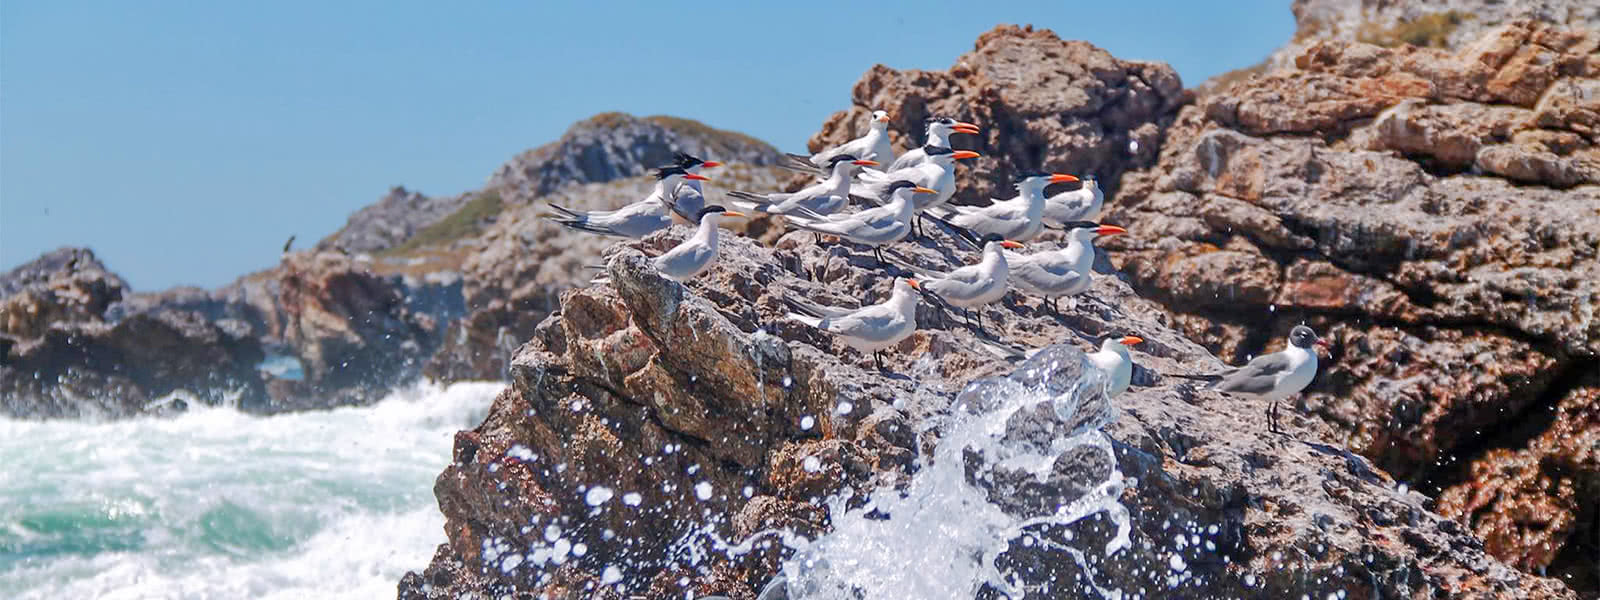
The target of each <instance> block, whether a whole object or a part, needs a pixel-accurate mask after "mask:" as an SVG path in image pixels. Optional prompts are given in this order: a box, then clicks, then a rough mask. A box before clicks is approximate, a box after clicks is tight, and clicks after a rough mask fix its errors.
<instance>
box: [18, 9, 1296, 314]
mask: <svg viewBox="0 0 1600 600" xmlns="http://www.w3.org/2000/svg"><path fill="white" fill-rule="evenodd" d="M745 4H747V3H739V2H729V3H721V4H718V3H706V2H699V3H692V4H690V3H681V4H680V3H669V2H651V3H632V2H630V3H620V4H611V5H607V8H605V9H603V10H602V9H595V8H592V6H593V5H594V4H592V3H566V2H532V1H529V2H469V3H440V2H426V3H425V2H357V1H350V2H331V3H330V2H297V1H296V2H262V3H244V2H222V3H204V2H103V3H102V2H95V3H89V2H53V1H35V0H6V1H4V2H0V269H9V268H11V267H13V266H15V265H17V264H20V263H22V262H24V261H26V260H29V259H31V258H32V257H34V256H35V255H37V254H39V253H40V252H43V251H46V250H50V249H53V248H56V247H59V246H63V245H86V246H89V247H92V248H94V250H95V252H96V253H97V254H98V255H99V256H100V258H101V260H103V261H105V262H106V263H107V264H108V265H109V266H110V267H111V268H112V269H114V270H116V271H118V272H120V273H122V274H123V276H124V277H126V278H127V279H128V281H129V283H130V284H132V285H133V287H134V288H135V289H138V290H156V289H161V288H165V287H169V286H172V285H179V284H192V285H202V286H206V287H213V286H217V285H221V284H224V283H227V282H228V281H231V280H232V279H233V278H235V277H237V276H239V275H242V274H244V273H246V272H248V271H252V270H255V269H259V268H263V267H268V266H271V265H272V264H274V263H276V261H277V256H278V250H279V247H280V246H281V245H282V243H283V240H284V239H286V238H287V237H288V236H289V235H290V234H296V235H298V236H299V241H298V242H297V244H298V245H304V244H309V243H314V242H315V240H317V239H320V238H321V237H323V236H325V235H327V234H328V233H331V232H333V231H334V230H336V229H338V228H339V227H340V226H341V225H343V224H344V221H345V218H346V217H347V216H348V215H349V214H350V213H351V212H352V211H354V210H356V209H358V208H360V207H361V206H364V205H366V204H368V203H370V202H372V201H374V200H376V199H377V198H378V197H379V196H381V195H382V194H383V193H384V192H385V191H386V190H388V188H389V187H390V186H392V185H405V186H406V187H408V188H411V189H415V190H419V191H421V192H423V193H426V194H453V193H457V192H461V191H465V190H468V189H473V188H477V187H479V186H481V185H482V184H483V182H484V181H485V180H486V179H487V178H488V176H489V174H490V173H492V172H493V171H494V169H495V167H497V166H499V165H500V163H502V162H504V161H505V160H506V159H507V158H509V157H510V156H512V155H513V154H515V153H517V152H519V151H521V150H524V149H526V148H530V147H533V146H537V145H539V144H542V143H544V142H547V141H549V140H552V139H554V138H556V137H557V136H559V135H560V134H561V132H562V131H563V130H565V129H566V127H567V126H568V125H569V124H571V123H572V122H573V121H576V120H579V119H582V118H584V117H587V116H589V115H592V114H595V113H598V112H602V111H608V110H621V111H626V112H631V113H634V114H639V115H650V114H670V115H677V116H684V117H690V118H694V119H699V120H702V121H705V122H707V123H709V124H711V125H714V126H716V127H721V128H725V129H733V130H737V131H743V132H745V133H749V134H751V135H754V136H756V137H759V138H762V139H765V140H767V141H769V142H772V143H773V144H775V145H777V146H778V147H780V148H784V149H801V148H803V146H804V144H805V141H806V139H807V137H809V136H810V134H811V133H812V132H813V131H815V129H816V127H817V126H818V125H820V124H821V122H822V121H823V119H825V118H826V117H827V116H828V115H829V114H830V113H832V112H833V111H835V110H839V109H842V108H845V107H847V106H848V103H849V99H850V96H849V94H850V87H851V85H853V84H854V83H855V81H856V80H857V79H858V78H860V76H861V74H862V73H864V72H865V71H866V70H867V69H868V68H870V67H871V66H872V65H873V64H876V63H883V64H886V65H889V66H891V67H895V68H921V69H945V68H948V67H949V66H950V65H951V64H952V63H953V62H954V60H955V58H956V57H957V56H959V55H960V54H961V53H963V52H966V51H968V50H970V49H971V48H972V42H973V40H975V39H976V38H977V36H978V34H980V33H982V32H984V31H986V30H988V29H990V28H992V27H994V26H995V25H996V24H999V23H1031V24H1034V25H1035V26H1037V27H1046V28H1050V29H1053V30H1055V32H1056V33H1057V34H1059V35H1061V36H1062V37H1064V38H1069V39H1072V38H1076V39H1084V40H1088V41H1090V42H1092V43H1094V44H1097V45H1099V46H1101V47H1103V48H1106V49H1107V50H1110V51H1111V52H1112V53H1113V54H1115V55H1117V56H1119V57H1122V58H1134V59H1150V60H1163V61H1166V62H1168V63H1170V64H1172V65H1173V66H1174V67H1175V68H1177V70H1178V72H1179V73H1180V74H1181V75H1182V76H1183V80H1184V83H1185V84H1186V85H1193V84H1195V83H1198V82H1199V81H1201V80H1203V79H1205V78H1207V77H1210V76H1211V75H1214V74H1217V73H1220V72H1223V71H1226V70H1229V69H1234V68H1238V67H1242V66H1246V65H1250V64H1253V63H1255V62H1257V61H1259V60H1261V59H1262V58H1263V57H1265V56H1266V55H1267V54H1268V53H1269V52H1270V51H1272V50H1273V49H1275V48H1277V47H1278V46H1279V45H1281V44H1282V43H1284V42H1285V41H1287V40H1288V38H1289V36H1290V35H1291V33H1292V30H1293V18H1292V16H1291V15H1290V13H1289V6H1288V2H1287V1H1286V0H1279V1H1273V2H1258V1H1240V2H1226V3H1211V2H1193V1H1152V2H1049V3H1045V2H1007V3H1000V2H996V3H981V2H980V3H974V2H961V3H946V2H936V1H925V2H915V3H897V2H876V3H870V4H860V5H856V4H850V3H831V2H804V3H770V2H762V3H748V4H751V6H745Z"/></svg>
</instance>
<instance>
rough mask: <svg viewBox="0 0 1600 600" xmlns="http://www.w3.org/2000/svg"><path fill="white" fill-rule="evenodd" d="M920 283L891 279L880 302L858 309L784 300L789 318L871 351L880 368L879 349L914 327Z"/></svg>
mask: <svg viewBox="0 0 1600 600" xmlns="http://www.w3.org/2000/svg"><path fill="white" fill-rule="evenodd" d="M920 288H921V286H920V285H919V284H918V283H917V280H915V279H906V278H895V280H894V292H893V293H891V294H890V295H889V299H888V300H887V301H884V302H883V303H882V304H873V305H871V306H865V307H862V308H835V307H831V306H822V305H819V304H816V303H813V302H810V301H808V300H805V299H802V298H794V297H788V298H785V299H784V300H785V301H786V302H787V303H788V304H789V308H790V309H791V310H794V311H795V312H791V313H789V314H788V317H789V318H790V319H794V320H796V321H799V322H801V323H805V324H806V325H809V326H811V327H814V328H817V329H821V330H823V331H826V332H829V333H832V334H834V335H837V336H839V337H840V338H842V339H843V340H844V342H845V343H846V344H848V345H849V346H850V347H852V348H855V349H856V350H859V351H861V352H871V353H872V359H873V360H874V361H875V362H877V364H878V369H880V370H881V369H883V358H882V356H881V355H880V354H879V352H881V351H882V350H883V349H885V348H889V347H891V346H894V345H895V344H898V343H900V340H903V339H906V337H907V336H909V335H911V334H912V333H913V332H915V331H916V330H917V297H916V296H914V295H912V294H913V293H915V292H917V291H919V290H920Z"/></svg>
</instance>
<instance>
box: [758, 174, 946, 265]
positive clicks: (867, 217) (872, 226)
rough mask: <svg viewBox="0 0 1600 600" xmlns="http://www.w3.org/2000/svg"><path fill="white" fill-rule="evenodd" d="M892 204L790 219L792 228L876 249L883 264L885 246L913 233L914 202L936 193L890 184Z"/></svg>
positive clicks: (910, 185) (912, 185)
mask: <svg viewBox="0 0 1600 600" xmlns="http://www.w3.org/2000/svg"><path fill="white" fill-rule="evenodd" d="M888 189H889V190H890V193H889V197H890V200H889V203H888V204H887V205H884V206H875V207H872V208H869V209H866V210H863V211H861V212H856V213H850V214H840V215H831V216H828V217H825V218H821V219H814V218H806V217H801V216H798V215H789V217H788V218H789V224H790V225H793V226H794V227H797V228H799V229H804V230H806V231H811V232H815V233H821V234H826V235H834V236H839V237H841V238H844V239H846V240H849V241H851V242H855V243H857V244H863V245H867V246H871V247H872V253H873V255H874V256H877V257H878V262H880V263H882V262H884V261H883V253H882V252H881V251H880V247H881V246H883V245H884V244H891V243H894V242H898V241H900V240H902V239H904V238H905V237H906V234H908V233H910V232H911V216H912V212H911V211H912V205H913V203H914V202H915V201H914V200H913V199H912V196H913V195H914V194H933V193H935V192H934V191H933V190H931V189H928V188H925V187H921V186H918V185H917V184H915V183H912V182H910V181H896V182H894V183H891V184H889V186H888Z"/></svg>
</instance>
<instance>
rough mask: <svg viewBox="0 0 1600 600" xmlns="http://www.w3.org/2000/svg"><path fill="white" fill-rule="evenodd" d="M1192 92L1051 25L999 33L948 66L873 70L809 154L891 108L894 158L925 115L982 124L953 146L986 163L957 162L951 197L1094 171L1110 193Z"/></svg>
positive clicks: (1003, 192) (1159, 66)
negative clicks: (1065, 37)
mask: <svg viewBox="0 0 1600 600" xmlns="http://www.w3.org/2000/svg"><path fill="white" fill-rule="evenodd" d="M1187 97H1188V96H1187V95H1186V93H1185V92H1184V90H1183V84H1182V83H1181V82H1180V81H1179V80H1178V74H1177V72H1175V71H1173V70H1172V67H1169V66H1167V65H1166V64H1165V63H1156V62H1141V61H1127V60H1121V59H1118V58H1116V57H1113V56H1111V54H1110V53H1109V52H1106V51H1105V50H1102V49H1100V48H1097V47H1095V46H1093V45H1091V44H1089V43H1087V42H1081V41H1062V40H1061V39H1060V38H1058V37H1056V34H1055V33H1053V32H1051V31H1050V30H1047V29H1039V30H1035V29H1033V27H1031V26H1029V27H1014V26H1001V27H997V28H995V29H994V30H993V31H990V32H988V33H985V34H983V35H981V36H979V37H978V41H977V42H976V43H975V44H974V45H973V49H972V51H971V52H968V53H966V54H964V55H962V56H961V57H960V58H958V59H956V64H955V66H952V67H950V69H949V70H948V71H943V72H939V71H896V70H894V69H891V68H889V67H886V66H883V65H878V66H875V67H873V68H872V70H870V71H867V74H866V75H864V76H863V77H862V78H861V81H859V82H857V83H856V85H855V88H853V89H852V90H851V94H850V101H851V104H852V106H851V108H850V109H849V110H845V111H841V112H838V113H834V115H833V116H832V117H829V118H828V120H827V121H826V122H824V123H823V124H822V129H821V130H820V131H819V132H818V133H817V134H816V135H815V136H812V138H811V143H810V145H811V149H812V150H813V151H816V150H820V149H822V148H824V147H827V146H832V145H835V144H839V143H843V142H845V141H847V140H849V139H852V138H854V137H857V136H859V135H861V134H862V133H864V131H865V129H866V127H867V124H868V120H869V115H870V114H871V112H872V111H873V110H876V109H882V110H886V111H889V115H890V118H892V119H893V122H892V124H891V125H890V127H889V129H890V131H891V132H892V135H891V138H892V139H893V141H894V146H895V149H896V151H897V152H903V151H904V150H905V149H906V148H910V147H916V146H920V145H922V144H923V143H924V142H926V141H927V140H925V139H924V135H925V129H924V125H923V120H924V119H925V118H927V117H929V116H950V117H955V118H958V119H961V120H964V121H969V122H973V123H977V124H979V125H980V126H981V127H982V128H983V132H982V133H981V134H979V135H978V136H976V139H974V136H970V135H956V136H955V137H954V138H953V139H952V141H951V143H952V144H953V145H955V146H956V147H958V148H962V149H969V150H976V151H978V152H979V153H981V154H983V157H982V158H978V159H975V160H972V161H962V163H963V164H969V165H970V168H963V169H961V170H960V172H959V174H958V177H959V179H960V181H961V186H960V188H959V190H958V192H957V198H958V199H959V200H964V201H969V202H971V201H987V199H988V198H1010V197H1013V196H1015V195H1016V192H1014V191H1013V190H1012V189H1011V187H1010V186H1011V183H1012V182H1013V181H1014V180H1015V176H1016V175H1017V174H1018V173H1022V172H1026V171H1039V170H1049V171H1056V172H1062V173H1075V174H1086V175H1097V176H1099V177H1100V179H1101V181H1102V186H1104V187H1106V188H1108V190H1109V192H1108V193H1114V192H1115V190H1116V186H1117V180H1118V178H1119V177H1121V175H1122V173H1123V171H1126V170H1129V169H1135V168H1140V167H1146V166H1149V165H1151V164H1153V163H1154V162H1155V159H1156V150H1157V149H1158V148H1160V145H1161V132H1162V130H1163V129H1164V128H1165V127H1166V126H1167V124H1168V123H1170V122H1171V121H1172V117H1173V116H1174V114H1175V113H1176V110H1177V108H1178V106H1179V105H1180V104H1182V103H1183V102H1184V100H1185V98H1187Z"/></svg>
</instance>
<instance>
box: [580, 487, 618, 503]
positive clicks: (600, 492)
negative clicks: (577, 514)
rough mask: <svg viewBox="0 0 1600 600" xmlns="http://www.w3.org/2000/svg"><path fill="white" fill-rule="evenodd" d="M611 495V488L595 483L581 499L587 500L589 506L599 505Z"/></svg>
mask: <svg viewBox="0 0 1600 600" xmlns="http://www.w3.org/2000/svg"><path fill="white" fill-rule="evenodd" d="M612 495H613V492H612V491H611V488H608V487H605V486H602V485H597V486H594V487H592V488H589V491H588V492H587V493H585V494H584V495H583V501H584V502H588V503H589V506H600V505H601V504H605V503H606V502H607V501H608V500H611V496H612Z"/></svg>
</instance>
